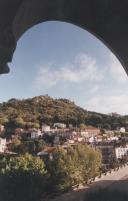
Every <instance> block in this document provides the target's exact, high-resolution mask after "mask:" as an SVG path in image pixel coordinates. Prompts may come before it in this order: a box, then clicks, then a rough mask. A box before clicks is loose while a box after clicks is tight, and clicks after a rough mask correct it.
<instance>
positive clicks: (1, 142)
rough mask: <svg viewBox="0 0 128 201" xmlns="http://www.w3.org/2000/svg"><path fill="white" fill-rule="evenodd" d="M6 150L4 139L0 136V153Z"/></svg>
mask: <svg viewBox="0 0 128 201" xmlns="http://www.w3.org/2000/svg"><path fill="white" fill-rule="evenodd" d="M5 150H6V139H3V138H0V153H4V152H5Z"/></svg>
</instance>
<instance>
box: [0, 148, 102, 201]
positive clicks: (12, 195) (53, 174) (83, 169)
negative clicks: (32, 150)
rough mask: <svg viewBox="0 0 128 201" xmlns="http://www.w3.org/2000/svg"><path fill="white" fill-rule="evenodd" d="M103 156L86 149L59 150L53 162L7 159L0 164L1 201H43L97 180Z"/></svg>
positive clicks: (22, 156) (22, 158)
mask: <svg viewBox="0 0 128 201" xmlns="http://www.w3.org/2000/svg"><path fill="white" fill-rule="evenodd" d="M100 166H101V155H100V153H99V152H98V151H95V150H93V149H92V148H90V147H89V146H87V145H78V146H77V147H76V148H74V149H73V148H72V147H68V148H67V150H64V149H63V148H62V147H59V148H57V149H56V151H55V152H54V153H53V158H52V160H45V162H43V160H41V159H40V158H38V157H34V156H32V155H30V154H25V155H21V156H15V157H11V158H4V159H3V160H2V161H1V162H0V193H1V199H2V200H0V201H17V200H18V201H41V199H43V198H44V197H45V196H46V195H48V194H53V193H62V192H64V191H67V190H70V189H72V187H73V186H74V185H76V184H79V183H86V182H87V181H88V179H90V178H92V177H94V176H96V175H97V174H98V172H99V168H100Z"/></svg>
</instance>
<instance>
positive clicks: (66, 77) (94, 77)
mask: <svg viewBox="0 0 128 201" xmlns="http://www.w3.org/2000/svg"><path fill="white" fill-rule="evenodd" d="M101 79H103V77H102V74H101V73H99V72H98V67H97V64H96V60H95V59H93V58H92V57H89V56H87V55H86V54H80V55H78V56H77V57H76V58H75V59H74V62H72V64H71V63H70V64H67V65H63V66H61V67H59V68H55V67H54V65H48V66H41V67H40V69H39V72H38V74H37V76H36V79H35V84H36V88H37V89H41V88H43V87H44V88H51V87H53V86H55V85H57V84H60V83H62V82H63V83H64V82H66V83H67V82H69V84H70V83H71V82H72V83H82V82H83V81H99V80H101Z"/></svg>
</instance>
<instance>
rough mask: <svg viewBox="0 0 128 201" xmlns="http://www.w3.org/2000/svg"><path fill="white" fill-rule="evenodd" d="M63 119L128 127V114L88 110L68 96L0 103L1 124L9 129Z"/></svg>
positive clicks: (77, 123) (100, 125)
mask: <svg viewBox="0 0 128 201" xmlns="http://www.w3.org/2000/svg"><path fill="white" fill-rule="evenodd" d="M55 122H63V123H65V124H66V125H67V126H69V124H72V125H73V126H77V127H79V125H80V124H81V123H84V124H86V125H92V126H96V127H101V128H108V129H114V128H115V127H118V126H119V127H121V126H125V127H126V126H127V124H128V117H127V116H120V117H112V116H110V115H105V114H99V113H95V112H89V111H87V110H85V109H83V108H81V107H79V106H77V105H76V104H75V103H74V102H72V101H70V100H67V99H54V98H51V97H49V96H48V95H46V96H37V97H34V98H29V99H23V100H17V99H14V98H13V99H10V100H9V101H8V102H3V103H1V104H0V124H4V125H5V127H6V129H10V128H11V129H13V128H17V127H21V128H29V127H36V128H38V127H40V126H41V125H42V124H43V123H45V124H49V125H52V124H53V123H55Z"/></svg>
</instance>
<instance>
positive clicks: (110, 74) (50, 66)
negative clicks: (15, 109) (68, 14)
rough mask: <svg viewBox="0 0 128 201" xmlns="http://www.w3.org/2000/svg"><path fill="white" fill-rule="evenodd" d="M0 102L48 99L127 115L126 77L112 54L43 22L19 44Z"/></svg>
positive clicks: (65, 26) (1, 84) (1, 81)
mask: <svg viewBox="0 0 128 201" xmlns="http://www.w3.org/2000/svg"><path fill="white" fill-rule="evenodd" d="M10 68H11V72H10V73H9V74H7V75H1V76H0V102H3V101H7V100H9V99H11V98H18V99H23V98H31V97H34V96H38V95H45V94H48V95H49V96H52V97H53V98H67V99H70V100H71V101H74V102H75V103H76V104H77V105H79V106H81V107H83V108H85V109H86V110H89V111H96V112H100V113H106V114H108V113H111V112H117V113H119V114H123V115H124V114H128V79H127V75H126V73H125V71H124V69H123V67H122V66H121V64H120V63H119V61H118V60H117V59H116V57H115V56H114V55H113V54H112V52H111V51H110V50H109V49H108V48H107V47H106V46H105V45H104V44H103V43H102V42H101V41H100V40H99V39H97V38H96V37H94V36H93V35H92V34H90V33H89V32H87V31H85V30H84V29H82V28H79V27H77V26H75V25H72V24H69V23H64V22H56V21H50V22H44V23H41V24H39V25H36V26H34V27H33V28H31V29H29V30H28V31H27V32H26V33H24V35H23V36H22V37H21V38H20V40H19V41H18V44H17V50H16V52H15V54H14V57H13V61H12V63H11V64H10Z"/></svg>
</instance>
